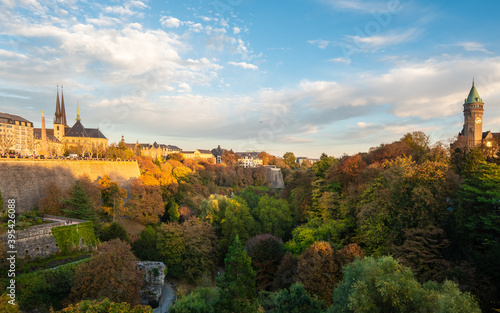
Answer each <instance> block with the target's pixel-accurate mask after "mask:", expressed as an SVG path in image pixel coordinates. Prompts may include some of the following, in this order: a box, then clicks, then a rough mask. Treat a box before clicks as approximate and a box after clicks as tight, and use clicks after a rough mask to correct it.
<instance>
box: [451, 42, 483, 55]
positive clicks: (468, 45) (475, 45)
mask: <svg viewBox="0 0 500 313" xmlns="http://www.w3.org/2000/svg"><path fill="white" fill-rule="evenodd" d="M456 46H458V47H462V48H464V49H465V51H481V52H485V53H489V54H491V53H492V52H491V51H488V50H487V49H486V48H485V47H484V44H482V43H479V42H473V41H468V42H460V43H457V44H456Z"/></svg>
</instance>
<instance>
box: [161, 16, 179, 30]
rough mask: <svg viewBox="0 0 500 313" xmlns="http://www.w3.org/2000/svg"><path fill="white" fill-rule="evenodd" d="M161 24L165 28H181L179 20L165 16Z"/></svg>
mask: <svg viewBox="0 0 500 313" xmlns="http://www.w3.org/2000/svg"><path fill="white" fill-rule="evenodd" d="M160 23H161V25H162V26H164V27H169V28H177V27H179V26H181V21H180V20H179V19H178V18H175V17H172V16H163V17H162V18H161V19H160Z"/></svg>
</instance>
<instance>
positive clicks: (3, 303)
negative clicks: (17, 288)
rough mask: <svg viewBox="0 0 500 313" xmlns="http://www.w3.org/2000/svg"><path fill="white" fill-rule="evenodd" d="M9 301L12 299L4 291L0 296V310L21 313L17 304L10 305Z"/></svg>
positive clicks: (6, 312)
mask: <svg viewBox="0 0 500 313" xmlns="http://www.w3.org/2000/svg"><path fill="white" fill-rule="evenodd" d="M9 301H12V299H11V298H10V297H9V296H8V295H7V293H6V292H4V293H3V294H2V295H1V296H0V312H3V313H21V311H20V310H19V306H18V305H17V304H14V305H12V303H10V302H9Z"/></svg>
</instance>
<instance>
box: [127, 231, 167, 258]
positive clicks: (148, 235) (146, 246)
mask: <svg viewBox="0 0 500 313" xmlns="http://www.w3.org/2000/svg"><path fill="white" fill-rule="evenodd" d="M156 246H157V237H156V230H155V229H154V228H153V227H152V226H147V227H146V228H144V229H143V230H142V231H141V234H140V235H139V238H137V240H136V241H134V242H133V243H132V251H133V252H134V254H135V255H136V256H137V257H138V258H139V259H140V260H142V261H161V256H160V254H159V252H158V249H157V248H156Z"/></svg>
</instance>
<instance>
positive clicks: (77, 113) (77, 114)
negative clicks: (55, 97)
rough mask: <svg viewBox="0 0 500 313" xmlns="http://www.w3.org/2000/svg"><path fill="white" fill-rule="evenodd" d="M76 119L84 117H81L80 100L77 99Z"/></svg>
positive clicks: (79, 119)
mask: <svg viewBox="0 0 500 313" xmlns="http://www.w3.org/2000/svg"><path fill="white" fill-rule="evenodd" d="M76 120H77V121H81V120H82V119H81V118H80V107H79V106H78V101H76Z"/></svg>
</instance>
